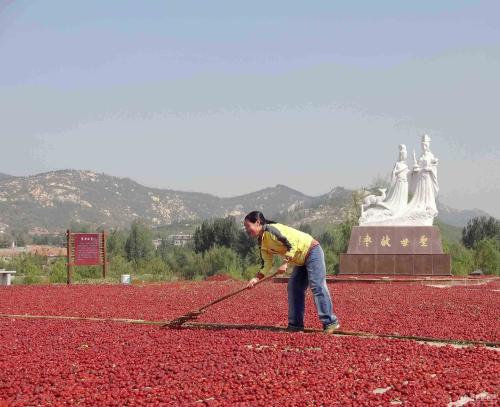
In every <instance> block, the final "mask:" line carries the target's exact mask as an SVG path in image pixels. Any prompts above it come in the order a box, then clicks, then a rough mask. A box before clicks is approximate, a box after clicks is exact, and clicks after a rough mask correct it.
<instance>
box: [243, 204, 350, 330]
mask: <svg viewBox="0 0 500 407" xmlns="http://www.w3.org/2000/svg"><path fill="white" fill-rule="evenodd" d="M244 225H245V230H246V232H247V234H248V235H249V236H251V237H255V238H257V239H258V242H259V248H260V257H261V263H262V264H261V269H260V271H259V272H258V273H257V275H256V276H255V277H254V278H252V279H251V280H250V281H249V283H248V287H249V288H252V287H253V286H254V285H255V283H256V282H258V281H259V280H260V279H262V278H264V277H265V276H266V274H267V273H269V271H270V270H271V269H272V267H273V256H274V255H279V256H281V258H282V259H283V262H282V264H281V266H280V267H279V269H278V270H279V272H280V273H285V272H286V271H287V267H288V265H289V264H290V265H293V266H294V268H293V271H292V273H291V275H290V279H289V280H288V327H287V330H289V331H303V330H304V314H305V300H306V290H307V287H308V286H309V287H310V288H311V291H312V294H313V298H314V303H315V304H316V310H317V312H318V317H319V319H320V321H321V323H322V325H323V331H324V332H325V333H332V332H334V331H336V330H338V329H339V328H340V322H339V320H338V318H337V316H336V315H335V313H334V309H333V302H332V298H331V296H330V292H329V290H328V286H327V285H326V265H325V256H324V253H323V249H322V248H321V245H320V244H319V242H318V241H316V240H315V239H314V238H313V237H312V236H311V235H309V234H307V233H304V232H301V231H300V230H297V229H294V228H292V227H289V226H286V225H282V224H281V223H276V222H274V221H271V220H268V219H266V218H265V217H264V215H263V214H262V212H259V211H253V212H250V213H249V214H248V215H246V216H245V220H244Z"/></svg>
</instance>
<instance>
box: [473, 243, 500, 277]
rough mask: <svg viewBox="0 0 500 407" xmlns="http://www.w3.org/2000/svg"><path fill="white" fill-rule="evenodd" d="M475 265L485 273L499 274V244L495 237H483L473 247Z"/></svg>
mask: <svg viewBox="0 0 500 407" xmlns="http://www.w3.org/2000/svg"><path fill="white" fill-rule="evenodd" d="M474 258H475V262H476V267H478V268H480V269H481V270H483V271H484V272H485V273H486V274H494V275H500V245H499V243H498V241H497V240H495V239H483V240H481V241H479V242H477V243H476V245H475V247H474Z"/></svg>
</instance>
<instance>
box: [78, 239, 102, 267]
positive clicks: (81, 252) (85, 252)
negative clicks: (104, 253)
mask: <svg viewBox="0 0 500 407" xmlns="http://www.w3.org/2000/svg"><path fill="white" fill-rule="evenodd" d="M73 237H74V239H75V240H74V248H75V263H74V264H75V265H77V266H94V265H98V264H102V261H101V255H100V250H99V249H100V245H99V237H100V234H99V233H74V234H73Z"/></svg>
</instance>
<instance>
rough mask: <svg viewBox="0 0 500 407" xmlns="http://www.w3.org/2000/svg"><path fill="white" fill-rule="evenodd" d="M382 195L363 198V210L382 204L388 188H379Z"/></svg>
mask: <svg viewBox="0 0 500 407" xmlns="http://www.w3.org/2000/svg"><path fill="white" fill-rule="evenodd" d="M378 190H379V191H380V195H367V196H365V197H364V198H363V204H362V205H361V210H362V211H363V210H364V209H366V208H369V207H370V206H372V205H377V204H381V203H382V202H383V201H384V199H385V198H386V194H385V193H386V191H387V188H378Z"/></svg>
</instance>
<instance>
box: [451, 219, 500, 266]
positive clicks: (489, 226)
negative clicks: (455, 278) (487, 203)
mask: <svg viewBox="0 0 500 407" xmlns="http://www.w3.org/2000/svg"><path fill="white" fill-rule="evenodd" d="M444 250H445V252H446V253H449V254H450V255H451V261H452V271H453V274H455V275H466V274H469V273H470V272H471V271H473V270H475V269H480V270H482V271H483V272H484V273H486V274H493V275H500V221H498V220H497V219H495V218H493V217H486V216H482V217H477V218H474V219H471V220H470V221H469V222H468V223H467V226H466V227H464V228H463V229H462V239H461V242H451V241H445V242H444Z"/></svg>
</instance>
